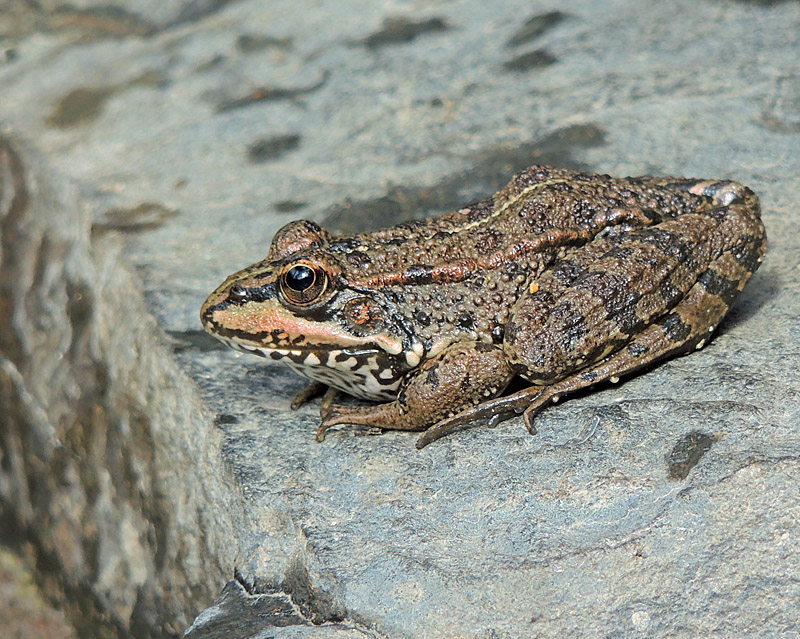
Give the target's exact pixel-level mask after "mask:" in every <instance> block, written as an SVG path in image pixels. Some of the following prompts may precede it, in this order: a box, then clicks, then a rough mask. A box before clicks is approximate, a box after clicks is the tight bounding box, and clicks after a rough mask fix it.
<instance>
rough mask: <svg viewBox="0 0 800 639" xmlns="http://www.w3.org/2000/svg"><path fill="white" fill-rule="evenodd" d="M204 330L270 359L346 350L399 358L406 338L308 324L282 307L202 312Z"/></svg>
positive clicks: (328, 324)
mask: <svg viewBox="0 0 800 639" xmlns="http://www.w3.org/2000/svg"><path fill="white" fill-rule="evenodd" d="M201 319H202V322H203V327H204V328H205V329H206V331H208V332H209V333H211V334H212V335H213V336H214V337H216V338H218V339H220V340H221V341H223V342H224V343H226V344H228V345H229V346H231V347H232V348H236V349H238V350H242V351H245V352H250V353H255V354H257V355H261V356H263V357H268V358H270V359H280V358H282V357H287V356H289V354H290V353H295V354H297V355H303V354H309V353H314V352H324V351H337V350H345V349H355V350H376V351H382V352H383V353H384V355H390V356H397V355H400V354H401V353H402V352H403V339H402V337H400V336H397V335H393V334H391V333H389V332H387V331H379V332H376V333H372V334H369V335H356V334H354V333H352V332H350V331H348V330H346V329H345V328H344V327H342V326H340V325H338V324H337V323H336V322H332V321H309V320H307V319H304V318H300V317H297V316H296V315H294V314H292V313H291V312H290V311H288V310H286V309H285V308H283V307H282V306H277V305H273V306H266V305H258V306H256V305H253V306H251V307H245V306H233V307H231V306H227V305H225V304H217V305H214V306H209V307H208V308H205V309H204V310H203V313H202V315H201Z"/></svg>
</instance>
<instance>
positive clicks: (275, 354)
mask: <svg viewBox="0 0 800 639" xmlns="http://www.w3.org/2000/svg"><path fill="white" fill-rule="evenodd" d="M269 357H270V359H274V360H279V359H282V358H283V355H281V354H280V353H278V352H276V351H269Z"/></svg>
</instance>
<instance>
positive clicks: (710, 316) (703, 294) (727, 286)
mask: <svg viewBox="0 0 800 639" xmlns="http://www.w3.org/2000/svg"><path fill="white" fill-rule="evenodd" d="M737 186H738V185H737ZM742 188H743V187H742ZM748 191H749V190H748ZM756 207H757V204H756ZM724 208H725V209H727V207H724ZM730 208H731V210H724V211H723V210H718V211H716V214H717V215H718V216H719V217H721V218H722V219H723V224H725V223H728V225H729V228H728V229H727V231H728V232H726V234H725V235H726V237H727V238H728V239H729V240H730V244H729V245H728V246H727V247H726V248H725V249H722V250H720V252H719V256H718V257H717V258H716V259H713V260H712V261H711V263H710V265H709V266H708V268H707V269H706V270H705V271H703V272H702V273H701V274H700V275H699V277H698V278H697V280H696V282H695V283H694V284H693V285H692V286H691V288H690V289H689V291H688V292H687V293H686V295H685V296H684V297H683V299H682V300H681V301H680V302H678V304H677V305H676V306H674V307H673V308H672V309H671V310H670V311H669V312H667V313H665V314H664V315H662V316H661V317H659V318H658V319H656V320H655V321H653V322H652V323H651V324H650V325H649V326H646V327H645V328H644V329H643V330H641V331H640V332H638V333H636V334H634V335H633V336H632V337H631V338H630V339H629V340H628V341H627V342H625V343H624V344H623V345H622V346H621V348H618V349H617V350H616V351H614V352H613V353H611V354H609V355H607V356H606V357H604V358H602V359H600V360H599V361H597V362H596V363H594V364H591V365H589V366H587V367H585V368H583V369H580V370H577V371H574V372H572V373H570V374H568V375H567V376H566V377H564V378H563V379H560V380H557V381H555V382H554V383H552V384H550V385H548V386H545V387H542V386H533V387H531V388H527V389H524V390H522V391H519V392H517V393H515V394H513V395H509V396H506V397H499V398H497V399H494V400H491V401H489V402H485V403H483V404H481V405H480V406H476V407H474V408H469V409H467V410H465V411H463V412H461V413H460V414H458V415H455V416H454V417H452V418H448V419H445V420H443V421H441V422H439V423H437V424H436V425H434V426H433V427H432V428H430V429H428V430H427V431H426V432H425V433H424V434H423V435H422V436H421V437H420V439H419V440H418V441H417V448H423V447H424V446H426V445H428V444H429V443H431V442H433V441H435V440H436V439H439V438H440V437H442V436H444V435H446V434H447V433H448V432H450V431H452V430H453V429H454V428H456V427H458V426H460V425H463V424H466V423H469V422H472V421H475V420H478V419H486V418H490V419H495V420H496V419H499V418H501V417H510V416H513V415H514V413H519V412H522V411H523V410H524V413H525V414H524V419H525V425H526V426H527V428H528V430H529V431H530V432H531V434H535V433H536V429H535V427H534V425H533V419H534V417H535V416H536V415H537V414H538V413H539V411H541V410H542V409H543V408H544V407H545V406H547V404H548V403H550V402H556V401H558V400H559V399H560V398H561V397H562V396H563V395H565V394H567V393H571V392H574V391H577V390H580V389H582V388H587V387H589V386H593V385H595V384H599V383H600V382H603V381H611V382H612V383H615V382H618V381H619V379H620V378H621V377H623V376H625V375H630V374H633V373H636V372H638V371H640V370H642V369H645V368H648V367H651V366H653V365H655V364H656V363H658V362H660V361H662V360H664V359H667V358H670V357H674V356H676V355H681V354H684V353H687V352H690V351H692V350H695V349H699V348H702V347H703V346H704V345H705V343H706V342H707V341H708V340H709V339H710V337H711V334H712V333H713V332H714V330H715V329H716V327H717V326H718V325H719V322H720V321H721V320H722V319H723V317H724V316H725V314H726V313H727V312H728V309H729V308H730V306H731V304H732V303H733V301H734V300H735V298H736V297H737V296H738V294H739V293H740V292H741V290H742V288H743V287H744V285H745V283H746V282H747V280H748V279H749V278H750V276H751V275H752V273H753V272H755V270H756V269H757V268H758V266H759V264H760V263H761V260H762V259H763V256H764V251H765V249H766V244H765V242H764V233H763V226H761V223H760V221H759V220H758V212H757V208H754V207H753V206H752V205H749V204H748V205H745V206H743V205H736V206H733V207H730ZM737 209H738V210H737Z"/></svg>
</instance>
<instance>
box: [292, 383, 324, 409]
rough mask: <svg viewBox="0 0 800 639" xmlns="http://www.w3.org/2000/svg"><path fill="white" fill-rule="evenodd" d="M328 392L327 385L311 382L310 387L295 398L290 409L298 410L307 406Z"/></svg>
mask: <svg viewBox="0 0 800 639" xmlns="http://www.w3.org/2000/svg"><path fill="white" fill-rule="evenodd" d="M326 390H328V385H327V384H323V383H322V382H311V383H310V384H309V385H308V386H306V387H305V388H304V389H303V390H301V391H300V392H299V393H297V395H295V396H294V399H293V400H292V403H291V404H290V405H289V407H290V408H291V409H292V410H297V409H298V408H300V407H301V406H302V405H303V404H306V403H307V402H310V401H311V400H312V399H314V398H315V397H319V396H320V395H322V394H323V393H324V392H326Z"/></svg>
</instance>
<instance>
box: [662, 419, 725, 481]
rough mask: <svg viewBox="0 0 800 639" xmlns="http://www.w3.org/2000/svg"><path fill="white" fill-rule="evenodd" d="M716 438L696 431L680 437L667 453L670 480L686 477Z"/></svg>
mask: <svg viewBox="0 0 800 639" xmlns="http://www.w3.org/2000/svg"><path fill="white" fill-rule="evenodd" d="M714 442H716V439H715V438H714V437H713V436H711V435H706V434H705V433H701V432H698V431H693V432H691V433H688V434H687V435H684V436H683V437H681V438H680V439H679V440H678V442H677V443H676V444H675V446H673V448H672V450H671V451H670V453H669V455H667V469H668V472H667V477H668V478H669V479H672V480H682V479H686V477H687V476H688V475H689V471H690V470H692V468H694V467H695V466H696V465H697V463H698V462H699V461H700V459H701V458H702V457H703V455H705V454H706V453H707V452H708V451H709V450H710V449H711V446H712V445H713V444H714Z"/></svg>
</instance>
